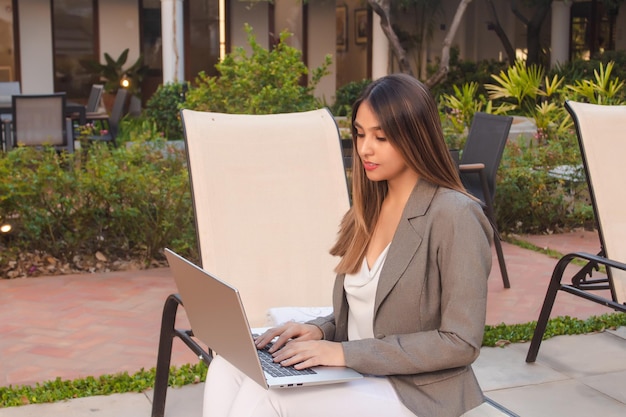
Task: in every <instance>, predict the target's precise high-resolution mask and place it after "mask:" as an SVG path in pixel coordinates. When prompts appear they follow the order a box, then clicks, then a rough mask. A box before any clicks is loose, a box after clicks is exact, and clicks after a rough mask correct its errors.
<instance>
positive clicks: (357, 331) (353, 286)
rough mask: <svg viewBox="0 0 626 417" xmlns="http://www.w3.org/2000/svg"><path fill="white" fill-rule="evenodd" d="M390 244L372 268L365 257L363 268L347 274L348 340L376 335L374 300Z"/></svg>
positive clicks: (345, 282)
mask: <svg viewBox="0 0 626 417" xmlns="http://www.w3.org/2000/svg"><path fill="white" fill-rule="evenodd" d="M390 245H391V243H390V244H389V245H387V247H386V248H385V249H384V250H383V251H382V252H381V253H380V255H378V259H376V262H374V265H373V266H372V269H371V270H370V269H369V267H368V266H367V260H366V259H365V258H363V265H362V266H361V270H360V271H359V272H357V273H356V274H346V277H345V279H344V283H343V288H344V290H345V291H346V298H347V299H348V340H359V339H366V338H372V337H374V300H375V297H376V288H377V287H378V278H379V277H380V271H381V270H382V269H383V264H384V263H385V259H386V258H387V252H388V251H389V246H390Z"/></svg>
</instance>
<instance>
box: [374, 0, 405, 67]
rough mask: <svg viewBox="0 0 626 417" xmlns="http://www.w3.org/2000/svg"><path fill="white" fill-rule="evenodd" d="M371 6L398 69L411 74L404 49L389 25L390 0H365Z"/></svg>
mask: <svg viewBox="0 0 626 417" xmlns="http://www.w3.org/2000/svg"><path fill="white" fill-rule="evenodd" d="M367 2H368V3H369V5H370V6H371V7H372V10H373V11H374V13H376V14H377V15H378V16H380V27H381V29H382V30H383V32H384V33H385V36H386V37H387V39H388V40H389V45H390V47H391V51H392V52H393V54H394V56H395V57H396V59H397V60H398V66H399V67H400V71H401V72H403V73H405V74H410V75H413V71H412V70H411V65H410V64H409V61H408V59H407V57H406V51H405V50H404V48H403V47H402V45H401V44H400V40H399V39H398V36H397V35H396V33H395V32H394V31H393V28H392V27H391V4H390V0H367Z"/></svg>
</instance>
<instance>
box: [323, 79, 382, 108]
mask: <svg viewBox="0 0 626 417" xmlns="http://www.w3.org/2000/svg"><path fill="white" fill-rule="evenodd" d="M371 82H372V80H369V79H364V80H361V81H353V82H350V83H348V84H346V85H344V86H341V87H340V88H338V89H337V92H336V93H335V102H334V103H333V105H332V106H331V108H330V110H331V112H332V113H333V114H334V115H335V116H349V115H350V113H351V112H352V104H353V103H354V102H355V101H356V99H357V98H359V96H360V95H361V92H362V91H363V90H364V89H365V87H367V86H368V85H369V84H370V83H371Z"/></svg>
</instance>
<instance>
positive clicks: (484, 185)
mask: <svg viewBox="0 0 626 417" xmlns="http://www.w3.org/2000/svg"><path fill="white" fill-rule="evenodd" d="M496 120H497V121H498V122H500V123H503V124H504V127H505V129H506V135H507V136H508V132H509V130H510V128H511V124H512V123H513V118H512V117H510V116H496V115H492V114H487V113H480V112H479V113H476V114H475V115H474V119H473V121H472V126H471V127H470V132H469V135H468V142H467V143H466V149H467V145H468V144H469V141H470V140H472V137H471V135H472V127H473V128H474V129H476V128H477V125H476V123H483V122H485V123H489V122H490V121H496ZM506 139H507V138H506V137H505V138H504V140H503V142H502V143H501V144H500V147H499V148H498V149H497V152H498V154H497V155H496V157H497V158H496V159H497V160H498V165H499V162H500V159H501V158H502V153H503V152H504V147H505V144H506ZM464 153H465V152H464ZM463 160H464V156H463V155H461V162H460V164H459V174H460V175H461V178H463V176H471V175H477V176H478V178H479V181H480V187H481V190H482V193H483V196H484V204H485V206H484V211H485V214H486V215H487V217H488V218H489V220H490V222H491V226H492V227H493V231H494V246H495V248H496V254H497V256H498V265H499V267H500V274H501V275H502V283H503V285H504V288H511V283H510V281H509V274H508V271H507V269H506V262H505V260H504V251H503V250H502V242H501V238H500V233H499V232H498V227H497V225H496V215H495V210H494V207H493V198H494V195H495V185H493V186H492V187H491V188H493V190H492V189H491V188H490V187H489V179H488V178H487V173H486V169H487V167H486V166H485V164H483V163H464V162H463ZM494 171H497V166H496V167H495V170H494ZM493 176H494V178H493V181H492V182H493V183H495V172H494V175H493ZM476 197H478V196H476Z"/></svg>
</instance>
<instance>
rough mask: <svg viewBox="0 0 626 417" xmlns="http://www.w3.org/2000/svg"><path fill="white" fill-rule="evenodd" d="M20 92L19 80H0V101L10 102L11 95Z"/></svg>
mask: <svg viewBox="0 0 626 417" xmlns="http://www.w3.org/2000/svg"><path fill="white" fill-rule="evenodd" d="M16 94H22V89H21V87H20V82H19V81H2V82H0V103H4V104H11V96H14V95H16Z"/></svg>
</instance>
